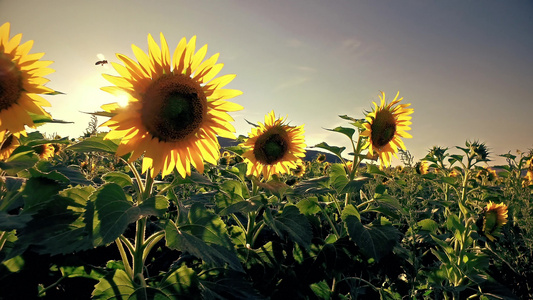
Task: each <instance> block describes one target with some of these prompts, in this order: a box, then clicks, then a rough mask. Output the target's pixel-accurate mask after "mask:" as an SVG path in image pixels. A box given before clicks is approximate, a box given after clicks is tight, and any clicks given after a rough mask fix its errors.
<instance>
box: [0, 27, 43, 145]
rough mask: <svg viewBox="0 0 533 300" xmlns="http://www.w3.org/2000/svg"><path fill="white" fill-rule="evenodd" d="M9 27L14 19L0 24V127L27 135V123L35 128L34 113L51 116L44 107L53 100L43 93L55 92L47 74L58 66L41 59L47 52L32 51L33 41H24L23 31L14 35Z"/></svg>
mask: <svg viewBox="0 0 533 300" xmlns="http://www.w3.org/2000/svg"><path fill="white" fill-rule="evenodd" d="M9 31H10V23H4V24H3V25H2V26H0V131H5V130H8V131H10V132H11V133H13V134H15V135H20V134H22V135H26V130H25V126H29V127H32V128H35V124H34V123H33V120H32V118H31V115H30V113H33V114H37V115H46V116H50V115H49V114H48V113H47V112H46V111H44V109H43V108H42V107H43V106H50V103H48V101H46V100H45V99H43V98H42V97H41V96H39V94H46V93H51V92H53V90H51V89H49V88H47V87H45V86H44V84H46V83H47V82H48V79H46V78H44V77H43V76H46V75H48V74H50V73H53V72H54V70H53V69H50V68H47V66H49V65H50V64H51V63H52V62H51V61H42V60H40V59H41V58H42V57H43V55H44V53H34V54H29V52H30V50H31V47H32V46H33V41H27V42H25V43H23V44H21V43H20V42H21V39H22V34H17V35H15V36H14V37H12V38H11V39H10V38H9Z"/></svg>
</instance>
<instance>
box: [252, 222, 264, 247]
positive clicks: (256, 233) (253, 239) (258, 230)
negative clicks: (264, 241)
mask: <svg viewBox="0 0 533 300" xmlns="http://www.w3.org/2000/svg"><path fill="white" fill-rule="evenodd" d="M259 223H260V224H261V225H259V228H257V229H255V228H254V231H255V232H254V236H253V237H252V243H250V247H253V246H254V244H255V240H257V237H258V236H259V233H261V230H263V228H264V227H265V226H266V224H265V222H263V221H261V222H259Z"/></svg>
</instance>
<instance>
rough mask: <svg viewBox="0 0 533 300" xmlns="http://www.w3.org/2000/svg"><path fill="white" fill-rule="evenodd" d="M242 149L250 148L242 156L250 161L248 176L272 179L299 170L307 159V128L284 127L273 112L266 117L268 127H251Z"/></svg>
mask: <svg viewBox="0 0 533 300" xmlns="http://www.w3.org/2000/svg"><path fill="white" fill-rule="evenodd" d="M241 146H244V147H248V148H249V149H248V150H247V151H246V152H245V153H244V154H243V155H242V156H243V158H244V159H245V161H246V162H247V164H248V166H249V168H248V175H254V176H257V177H259V176H260V175H261V174H263V177H264V178H265V179H267V180H268V179H269V178H270V176H272V175H274V174H282V173H289V172H290V169H296V168H297V166H298V164H299V163H300V162H301V158H302V157H304V156H305V146H306V145H305V143H304V129H303V125H301V126H289V125H286V124H284V119H283V118H279V119H276V117H275V115H274V111H271V112H270V113H268V114H267V115H266V116H265V124H262V123H260V122H259V126H257V127H255V128H252V132H251V133H250V134H249V135H248V139H247V140H246V141H245V142H244V143H242V144H241Z"/></svg>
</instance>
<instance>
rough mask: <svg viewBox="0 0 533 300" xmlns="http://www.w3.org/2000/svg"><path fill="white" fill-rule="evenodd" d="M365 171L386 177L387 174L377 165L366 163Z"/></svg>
mask: <svg viewBox="0 0 533 300" xmlns="http://www.w3.org/2000/svg"><path fill="white" fill-rule="evenodd" d="M366 172H367V173H369V174H372V175H381V176H384V177H387V174H385V172H383V171H381V170H380V169H379V167H378V166H376V165H372V164H368V165H366Z"/></svg>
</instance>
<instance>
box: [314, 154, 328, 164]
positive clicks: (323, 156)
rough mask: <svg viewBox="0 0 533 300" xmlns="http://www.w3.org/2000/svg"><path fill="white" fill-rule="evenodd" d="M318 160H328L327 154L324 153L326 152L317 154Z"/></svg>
mask: <svg viewBox="0 0 533 300" xmlns="http://www.w3.org/2000/svg"><path fill="white" fill-rule="evenodd" d="M316 161H317V162H319V163H321V162H324V161H326V154H324V153H320V154H318V155H317V156H316Z"/></svg>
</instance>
